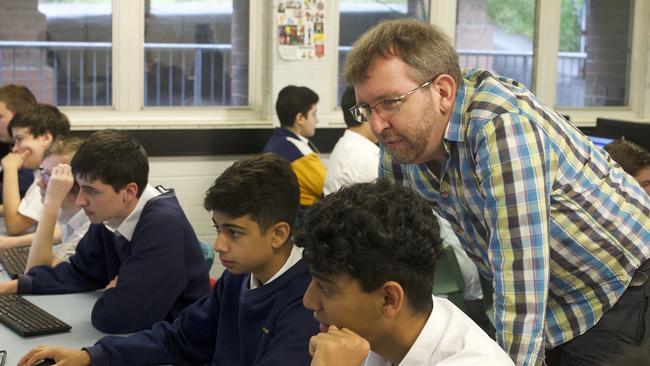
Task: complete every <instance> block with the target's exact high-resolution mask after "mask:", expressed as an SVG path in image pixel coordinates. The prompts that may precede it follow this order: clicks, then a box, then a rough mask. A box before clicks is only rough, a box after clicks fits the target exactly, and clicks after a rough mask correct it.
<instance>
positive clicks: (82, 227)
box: [25, 136, 90, 272]
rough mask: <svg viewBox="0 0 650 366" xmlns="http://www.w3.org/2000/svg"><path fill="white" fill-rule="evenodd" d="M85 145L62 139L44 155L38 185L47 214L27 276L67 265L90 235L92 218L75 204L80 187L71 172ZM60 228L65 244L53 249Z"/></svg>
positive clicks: (41, 222) (40, 222)
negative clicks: (41, 268) (34, 270)
mask: <svg viewBox="0 0 650 366" xmlns="http://www.w3.org/2000/svg"><path fill="white" fill-rule="evenodd" d="M82 143H83V139H81V138H79V137H64V136H59V137H58V138H57V139H56V140H54V142H53V143H52V145H50V147H48V148H47V149H46V150H45V153H44V154H43V156H44V158H43V163H42V164H41V168H40V170H41V176H40V177H39V179H38V182H37V184H38V187H39V188H40V193H41V200H42V202H43V210H42V213H41V217H40V218H39V220H38V226H37V227H36V232H35V233H34V235H33V240H32V245H31V247H30V248H29V256H28V258H27V265H26V267H25V272H28V271H29V270H30V269H31V268H32V267H35V266H43V265H44V266H54V265H57V264H59V263H60V262H62V261H67V260H68V258H70V256H72V255H74V253H75V250H76V248H77V244H78V243H79V240H81V238H82V237H83V236H84V235H85V234H86V232H87V231H88V227H89V226H90V221H89V220H88V216H86V214H85V213H84V212H83V210H82V209H81V207H79V206H77V205H76V204H75V200H76V197H77V194H78V193H79V185H77V184H74V176H73V175H72V170H71V169H70V161H72V157H73V156H74V154H75V153H76V152H77V150H78V149H79V146H81V144H82ZM56 224H58V225H59V228H60V231H61V243H60V244H59V245H57V246H56V247H53V244H55V243H54V230H55V225H56Z"/></svg>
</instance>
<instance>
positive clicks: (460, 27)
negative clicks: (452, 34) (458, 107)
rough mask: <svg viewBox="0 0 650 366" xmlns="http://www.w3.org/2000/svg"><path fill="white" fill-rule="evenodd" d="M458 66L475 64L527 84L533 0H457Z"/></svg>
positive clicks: (529, 66)
mask: <svg viewBox="0 0 650 366" xmlns="http://www.w3.org/2000/svg"><path fill="white" fill-rule="evenodd" d="M457 14H458V16H457V22H456V49H457V51H458V56H459V58H460V66H461V67H478V68H482V69H487V70H490V71H493V72H495V73H496V74H499V75H502V76H506V77H509V78H513V79H515V80H518V81H520V82H522V83H524V85H526V87H528V88H531V85H532V74H533V35H534V31H535V0H458V8H457Z"/></svg>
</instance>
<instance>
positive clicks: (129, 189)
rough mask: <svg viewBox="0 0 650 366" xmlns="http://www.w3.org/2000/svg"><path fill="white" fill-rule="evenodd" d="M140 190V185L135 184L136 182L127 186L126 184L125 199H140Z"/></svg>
mask: <svg viewBox="0 0 650 366" xmlns="http://www.w3.org/2000/svg"><path fill="white" fill-rule="evenodd" d="M139 191H140V190H139V189H138V185H137V184H135V182H131V183H128V184H127V185H126V186H124V194H125V196H124V198H125V200H128V201H132V200H136V199H138V192H139Z"/></svg>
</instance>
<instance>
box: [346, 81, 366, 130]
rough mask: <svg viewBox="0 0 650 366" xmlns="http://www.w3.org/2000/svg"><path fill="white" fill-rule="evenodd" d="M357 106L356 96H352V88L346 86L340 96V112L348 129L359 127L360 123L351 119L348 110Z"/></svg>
mask: <svg viewBox="0 0 650 366" xmlns="http://www.w3.org/2000/svg"><path fill="white" fill-rule="evenodd" d="M355 104H357V96H356V95H355V94H354V87H353V86H352V85H348V87H347V88H345V91H344V92H343V95H342V96H341V110H342V111H343V120H345V124H346V125H347V126H348V127H357V126H360V125H361V122H359V121H357V120H356V119H354V117H352V113H350V108H352V107H354V105H355Z"/></svg>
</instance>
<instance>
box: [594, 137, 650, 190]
mask: <svg viewBox="0 0 650 366" xmlns="http://www.w3.org/2000/svg"><path fill="white" fill-rule="evenodd" d="M605 151H607V152H608V153H609V156H611V157H612V159H614V161H616V162H617V163H618V165H620V166H621V168H623V170H625V172H626V173H627V174H629V175H631V176H632V177H634V179H636V181H637V182H639V184H640V185H641V188H643V189H645V191H646V192H648V194H649V195H650V152H648V151H647V150H646V149H644V148H642V147H641V146H639V145H637V144H635V143H634V142H631V141H627V140H616V141H613V142H610V143H609V144H607V146H605Z"/></svg>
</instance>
